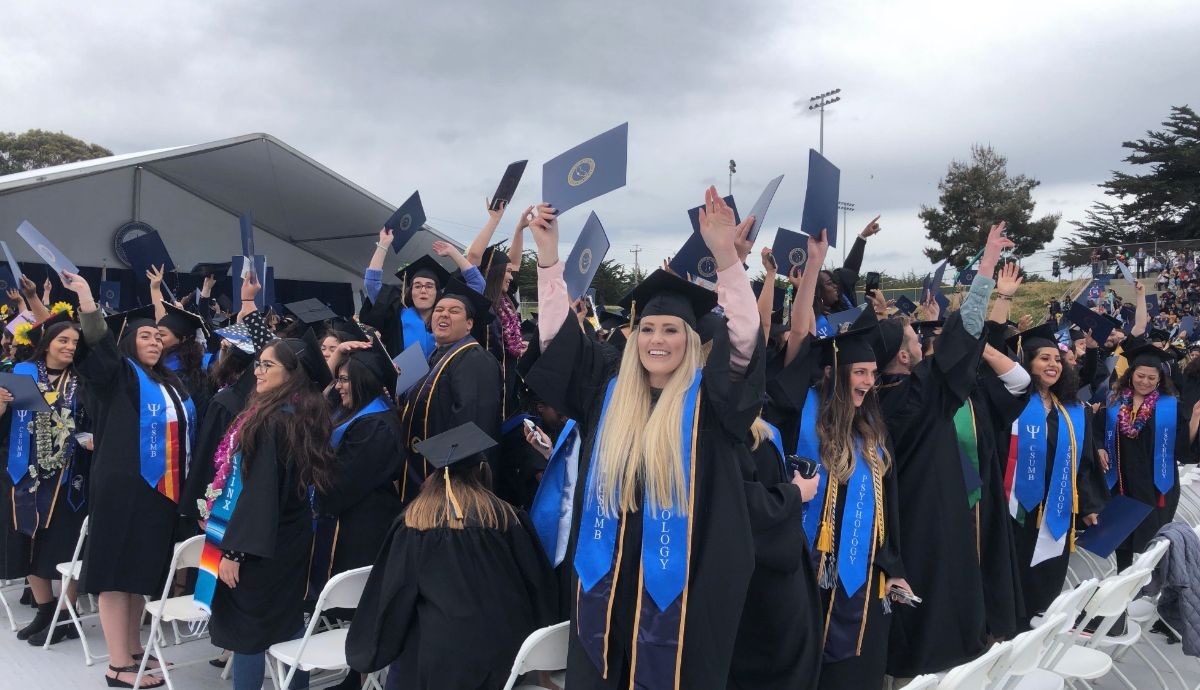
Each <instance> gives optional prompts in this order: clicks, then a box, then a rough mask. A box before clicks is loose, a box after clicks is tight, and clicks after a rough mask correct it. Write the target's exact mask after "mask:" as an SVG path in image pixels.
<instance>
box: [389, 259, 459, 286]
mask: <svg viewBox="0 0 1200 690" xmlns="http://www.w3.org/2000/svg"><path fill="white" fill-rule="evenodd" d="M417 276H425V277H426V278H431V279H433V282H435V283H437V289H438V290H441V289H442V287H443V286H445V284H446V281H448V280H450V271H447V270H446V269H445V268H443V267H442V265H441V264H439V263H438V262H437V260H436V259H434V258H433V257H432V256H429V255H428V254H426V255H424V256H422V257H420V258H419V259H417V260H416V261H413V262H411V263H409V264H408V265H407V266H405V267H404V268H402V269H400V270H399V271H396V277H397V278H399V279H400V280H403V281H404V284H405V285H408V286H409V288H410V289H411V285H410V284H411V283H412V280H413V278H416V277H417Z"/></svg>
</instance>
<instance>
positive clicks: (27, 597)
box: [21, 587, 38, 609]
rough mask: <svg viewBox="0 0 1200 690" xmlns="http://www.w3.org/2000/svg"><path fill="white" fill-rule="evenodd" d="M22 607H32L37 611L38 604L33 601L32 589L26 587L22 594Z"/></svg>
mask: <svg viewBox="0 0 1200 690" xmlns="http://www.w3.org/2000/svg"><path fill="white" fill-rule="evenodd" d="M21 606H30V607H33V608H35V609H36V608H37V607H38V603H37V602H36V601H34V599H33V590H32V589H29V588H28V587H26V588H25V589H24V591H22V592H21Z"/></svg>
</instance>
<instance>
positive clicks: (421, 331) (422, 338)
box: [400, 307, 437, 359]
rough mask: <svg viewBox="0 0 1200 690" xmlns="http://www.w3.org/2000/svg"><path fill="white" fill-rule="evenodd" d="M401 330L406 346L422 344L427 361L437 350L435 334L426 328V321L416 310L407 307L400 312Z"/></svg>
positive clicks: (422, 350)
mask: <svg viewBox="0 0 1200 690" xmlns="http://www.w3.org/2000/svg"><path fill="white" fill-rule="evenodd" d="M400 330H401V332H402V333H403V335H404V346H405V347H408V346H409V345H412V344H413V343H420V344H421V352H424V353H425V358H426V359H429V355H432V354H433V351H434V350H436V349H437V343H436V342H435V341H434V339H433V334H432V333H430V332H429V329H428V328H426V327H425V319H422V318H421V314H420V313H419V312H418V311H417V310H416V309H413V308H412V307H405V308H404V309H401V310H400Z"/></svg>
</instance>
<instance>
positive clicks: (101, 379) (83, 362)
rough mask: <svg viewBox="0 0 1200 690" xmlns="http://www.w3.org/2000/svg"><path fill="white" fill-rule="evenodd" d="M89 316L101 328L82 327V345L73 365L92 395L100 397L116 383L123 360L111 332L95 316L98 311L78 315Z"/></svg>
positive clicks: (107, 392) (111, 389)
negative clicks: (97, 322)
mask: <svg viewBox="0 0 1200 690" xmlns="http://www.w3.org/2000/svg"><path fill="white" fill-rule="evenodd" d="M92 317H94V318H95V319H96V320H98V321H99V323H100V326H101V327H102V328H100V329H98V330H93V329H92V328H85V329H84V339H85V342H84V343H83V345H84V347H81V348H79V349H78V350H77V351H76V352H75V360H74V366H75V371H76V372H77V373H78V374H79V378H80V379H81V380H82V381H83V382H84V383H85V384H86V385H87V387H88V388H89V389H90V390H91V391H92V394H93V395H96V396H97V397H99V398H104V397H107V396H108V395H111V394H112V393H113V392H114V391H115V390H116V382H117V379H118V378H119V377H120V376H121V374H122V371H123V369H124V368H125V362H124V359H123V358H122V357H121V353H120V352H119V351H118V350H117V341H116V340H114V339H113V334H112V331H110V330H109V329H108V324H106V323H104V319H103V318H101V317H100V316H99V312H94V313H92V314H83V315H82V316H81V318H82V319H84V320H85V321H86V320H90V319H91V318H92Z"/></svg>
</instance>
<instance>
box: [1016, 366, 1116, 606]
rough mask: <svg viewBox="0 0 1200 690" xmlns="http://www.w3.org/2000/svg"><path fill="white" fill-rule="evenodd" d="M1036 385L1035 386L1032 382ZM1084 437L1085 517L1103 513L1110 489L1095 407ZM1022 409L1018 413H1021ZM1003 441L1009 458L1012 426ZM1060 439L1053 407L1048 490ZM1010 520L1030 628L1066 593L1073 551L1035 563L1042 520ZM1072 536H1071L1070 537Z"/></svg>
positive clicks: (1081, 480) (1081, 509)
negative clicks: (1095, 433)
mask: <svg viewBox="0 0 1200 690" xmlns="http://www.w3.org/2000/svg"><path fill="white" fill-rule="evenodd" d="M1031 387H1032V386H1031ZM1030 395H1031V394H1029V393H1027V394H1026V395H1025V396H1022V399H1021V409H1022V410H1024V409H1025V405H1026V404H1027V403H1028V402H1029V396H1030ZM1083 409H1084V412H1083V416H1084V420H1085V429H1084V436H1083V438H1084V440H1083V452H1082V453H1081V454H1080V456H1079V467H1078V469H1077V471H1076V475H1075V476H1076V478H1075V485H1076V487H1077V489H1078V492H1079V506H1078V507H1077V515H1078V516H1079V517H1082V516H1084V515H1088V514H1091V513H1099V512H1100V511H1101V510H1103V509H1104V503H1105V502H1106V501H1107V499H1108V490H1107V488H1106V487H1105V485H1104V474H1103V472H1102V471H1101V470H1100V464H1099V461H1098V460H1097V459H1096V450H1095V449H1096V444H1095V442H1094V439H1093V430H1092V426H1093V420H1092V412H1091V408H1090V407H1088V406H1086V405H1085V406H1084V408H1083ZM1019 416H1020V415H1019V413H1018V417H1019ZM997 440H998V443H999V450H1000V457H1002V458H1005V463H1006V464H1007V462H1008V461H1007V458H1008V454H1009V448H1010V446H1011V445H1012V433H1011V429H1010V430H1009V433H1006V434H1003V435H1001V436H999V437H998V438H997ZM1057 443H1058V411H1057V410H1056V409H1054V408H1053V407H1052V408H1051V409H1050V411H1049V412H1048V413H1046V457H1047V462H1046V483H1045V487H1046V490H1047V491H1049V488H1050V472H1051V469H1052V468H1051V466H1052V464H1053V458H1054V449H1055V447H1056V445H1057ZM1009 522H1010V523H1011V524H1012V530H1013V543H1014V544H1015V546H1016V549H1017V567H1018V568H1019V569H1020V572H1021V593H1022V594H1023V595H1024V597H1025V617H1024V619H1023V620H1022V621H1021V627H1022V629H1028V627H1029V619H1030V618H1032V617H1033V616H1036V615H1038V614H1040V613H1042V612H1043V611H1045V610H1046V607H1047V606H1049V605H1050V602H1052V601H1054V598H1055V597H1057V596H1058V595H1059V594H1061V593H1062V589H1063V583H1064V582H1066V579H1067V566H1068V565H1069V564H1070V560H1071V554H1070V551H1069V550H1068V549H1066V548H1064V549H1063V551H1064V553H1063V555H1061V556H1055V557H1054V558H1050V559H1048V560H1045V561H1042V562H1041V563H1038V564H1037V565H1036V566H1031V565H1030V562H1031V561H1032V560H1033V553H1034V549H1035V548H1036V546H1037V538H1038V529H1039V527H1038V524H1037V520H1035V519H1032V516H1029V517H1027V518H1026V519H1025V524H1023V525H1022V524H1021V523H1019V522H1017V521H1016V519H1015V518H1012V517H1011V516H1010V518H1009ZM1081 525H1082V523H1078V522H1077V523H1076V525H1075V528H1076V529H1078V528H1079V527H1080V526H1081ZM1068 540H1069V537H1068Z"/></svg>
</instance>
